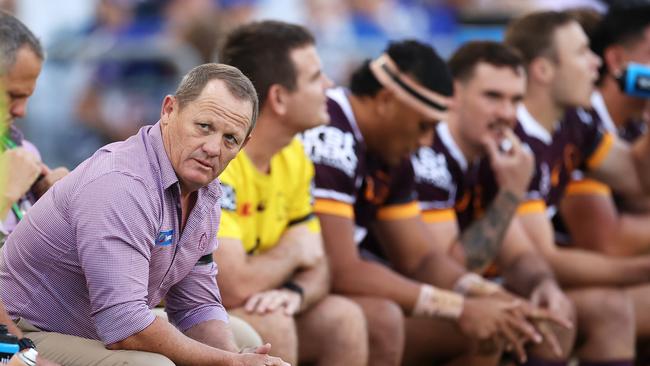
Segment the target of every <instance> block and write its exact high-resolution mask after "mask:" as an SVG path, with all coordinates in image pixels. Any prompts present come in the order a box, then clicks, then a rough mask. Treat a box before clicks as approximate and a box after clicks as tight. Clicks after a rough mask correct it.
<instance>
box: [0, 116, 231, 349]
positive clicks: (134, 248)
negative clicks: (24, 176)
mask: <svg viewBox="0 0 650 366" xmlns="http://www.w3.org/2000/svg"><path fill="white" fill-rule="evenodd" d="M220 196H221V191H220V189H219V182H218V180H215V181H214V182H212V183H211V184H209V185H208V186H206V187H203V188H201V189H200V190H199V191H198V199H197V202H196V205H195V207H194V209H193V210H192V212H191V214H190V216H189V218H188V220H187V224H186V226H185V228H184V230H183V232H182V233H181V232H180V187H179V183H178V178H177V177H176V174H175V172H174V169H173V168H172V165H171V163H170V161H169V158H168V156H167V154H166V152H165V149H164V147H163V143H162V137H161V131H160V124H159V123H158V124H156V125H154V126H146V127H143V128H142V129H141V130H140V131H139V132H138V134H136V135H135V136H132V137H131V138H129V139H128V140H126V141H124V142H118V143H114V144H110V145H107V146H105V147H103V148H102V149H100V150H99V151H97V152H96V153H95V154H94V155H93V156H92V157H91V158H89V159H88V160H86V161H85V162H83V163H82V164H81V165H79V167H77V169H75V170H74V171H72V172H71V173H70V174H69V175H68V176H67V177H65V178H64V179H63V180H61V181H59V182H58V183H57V184H55V185H54V187H53V188H52V189H50V190H49V191H48V192H47V193H46V194H45V195H44V196H43V197H42V198H41V199H40V200H39V201H38V202H37V203H36V204H35V205H34V206H33V207H32V208H31V209H30V211H29V214H28V215H27V216H26V217H25V219H24V220H22V221H21V222H20V223H19V224H18V226H17V227H16V229H15V230H14V232H13V233H12V234H11V235H10V236H9V238H8V240H7V243H6V244H5V246H4V248H3V251H2V255H1V256H0V289H2V291H0V295H1V296H2V301H3V302H4V304H5V306H6V308H7V310H8V311H9V313H10V315H11V316H12V317H14V318H17V317H22V318H24V319H26V320H28V321H29V322H31V323H32V324H33V325H35V326H36V327H38V328H40V329H42V330H44V331H52V332H58V333H64V334H71V335H75V336H80V337H85V338H91V339H99V340H101V341H102V342H104V344H112V343H115V342H118V341H121V340H123V339H125V338H127V337H129V336H131V335H133V334H135V333H138V332H140V331H142V330H143V329H145V328H146V327H148V326H149V325H150V324H151V323H152V322H153V320H154V315H153V313H152V312H151V311H150V309H151V308H153V307H154V306H156V305H157V304H158V303H160V301H161V300H162V299H165V304H166V311H167V314H168V316H169V320H170V322H171V323H172V324H174V325H176V326H177V327H178V328H179V329H180V330H181V331H185V330H187V329H188V328H190V327H192V326H194V325H196V324H198V323H201V322H204V321H207V320H212V319H216V320H222V321H227V320H228V318H227V314H226V312H225V310H224V308H223V306H222V305H221V297H220V295H219V289H218V287H217V283H216V273H217V268H216V265H215V263H214V262H213V261H207V263H205V262H206V261H205V259H206V258H205V257H203V256H204V255H208V254H210V253H212V251H213V250H215V249H216V247H217V239H216V232H217V229H218V226H219V215H220V211H221V210H220V206H219V198H220ZM201 257H203V260H202V261H199V259H201Z"/></svg>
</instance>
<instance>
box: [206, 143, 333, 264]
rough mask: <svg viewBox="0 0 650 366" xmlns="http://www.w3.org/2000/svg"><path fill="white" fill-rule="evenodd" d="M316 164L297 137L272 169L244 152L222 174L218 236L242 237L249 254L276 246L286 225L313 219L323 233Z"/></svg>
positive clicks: (315, 228)
mask: <svg viewBox="0 0 650 366" xmlns="http://www.w3.org/2000/svg"><path fill="white" fill-rule="evenodd" d="M313 179H314V165H313V164H312V162H311V161H310V160H309V158H308V157H307V155H305V152H304V150H303V146H302V143H301V142H300V140H298V139H294V140H293V141H292V142H291V143H290V144H289V145H288V146H286V147H285V148H284V149H282V150H281V151H280V152H279V153H277V154H276V155H275V156H273V158H272V159H271V171H270V174H264V173H262V172H260V171H259V170H257V168H256V167H255V166H254V165H253V163H252V162H251V160H250V159H249V157H248V155H246V152H245V151H242V152H240V153H239V154H238V155H237V157H236V158H235V159H233V160H232V161H231V162H230V164H229V165H228V167H227V168H226V170H225V171H224V172H223V173H222V174H221V176H220V180H221V188H222V191H223V198H222V200H221V208H222V213H221V224H220V226H219V232H218V234H217V236H218V237H219V238H232V239H239V240H241V242H242V244H243V245H244V249H245V250H246V252H247V253H249V254H254V253H258V252H263V251H265V250H268V249H270V248H273V247H274V246H275V245H276V244H277V242H278V240H279V239H280V237H281V236H282V234H283V233H284V232H285V230H286V229H287V228H288V227H289V226H291V225H295V224H298V223H308V225H309V228H310V230H312V231H314V232H320V225H319V223H318V219H317V218H316V217H315V216H314V210H313V200H312V193H311V187H312V181H313Z"/></svg>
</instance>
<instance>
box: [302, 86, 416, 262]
mask: <svg viewBox="0 0 650 366" xmlns="http://www.w3.org/2000/svg"><path fill="white" fill-rule="evenodd" d="M346 93H347V92H346V90H345V89H342V88H338V89H332V90H329V91H328V98H329V99H328V102H327V108H328V112H329V115H330V119H331V120H330V124H329V125H325V126H320V127H317V128H314V129H312V130H309V131H305V132H304V133H303V135H302V140H303V144H304V146H305V151H306V153H307V155H308V156H309V157H310V158H311V160H312V161H313V162H314V167H315V170H316V175H315V179H314V183H315V187H314V192H313V193H314V198H315V203H314V211H315V212H316V213H320V214H329V215H335V216H341V217H346V218H349V219H353V220H354V221H355V224H356V226H357V237H355V241H356V242H357V243H361V241H362V240H363V239H364V238H365V236H366V234H367V232H368V228H369V225H370V224H371V223H372V222H374V221H376V220H394V219H401V218H408V217H417V216H418V215H419V214H420V209H419V206H418V204H417V201H416V200H415V192H414V190H415V188H414V177H413V168H412V167H411V164H410V162H409V160H408V159H404V162H403V163H402V164H401V165H399V166H395V167H389V166H387V165H386V164H384V163H383V162H381V161H380V160H379V159H378V158H377V157H376V156H374V155H373V154H371V153H370V152H368V150H367V148H366V145H365V142H364V139H363V135H362V134H361V131H359V128H358V126H357V123H356V120H355V117H354V113H353V112H352V107H351V105H350V102H349V100H348V96H347V94H346ZM377 254H379V253H377ZM379 255H381V254H379Z"/></svg>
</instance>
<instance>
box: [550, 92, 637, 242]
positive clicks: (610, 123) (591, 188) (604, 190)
mask: <svg viewBox="0 0 650 366" xmlns="http://www.w3.org/2000/svg"><path fill="white" fill-rule="evenodd" d="M591 106H592V109H591V110H589V111H588V112H587V113H589V115H590V116H591V119H592V120H593V121H594V123H595V124H597V126H598V127H599V128H600V129H601V130H603V131H606V132H608V133H611V134H612V135H617V136H618V137H619V138H620V139H622V140H623V141H627V142H629V143H632V142H634V141H636V139H637V138H639V137H640V136H642V135H643V134H645V133H646V129H647V127H646V124H645V123H644V122H643V121H641V120H636V121H634V120H631V121H628V122H627V123H625V124H623V125H622V126H618V127H617V126H616V124H615V123H614V120H613V119H612V117H611V115H610V114H609V110H608V109H607V105H606V104H605V100H604V99H603V96H602V94H600V92H598V91H596V92H594V93H593V94H592V96H591ZM578 112H579V110H578V109H573V110H570V111H568V112H567V118H569V119H579V118H580V115H579V114H578ZM566 195H567V196H578V195H597V196H605V197H612V199H614V202H615V203H617V204H618V203H619V202H620V197H619V196H618V195H616V194H615V193H614V192H612V191H611V189H610V188H609V186H607V185H606V184H604V183H600V182H598V181H596V180H593V179H590V178H588V177H586V176H585V174H584V172H583V171H582V170H576V171H574V172H573V174H572V180H571V182H570V183H569V185H568V186H567V188H566ZM553 226H554V228H555V232H556V238H557V240H558V242H560V243H561V244H565V245H568V244H570V243H571V237H570V234H569V231H568V230H567V228H566V225H565V223H564V221H563V219H562V217H561V215H555V217H554V218H553Z"/></svg>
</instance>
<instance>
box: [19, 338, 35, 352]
mask: <svg viewBox="0 0 650 366" xmlns="http://www.w3.org/2000/svg"><path fill="white" fill-rule="evenodd" d="M30 348H33V349H36V344H34V341H32V340H31V339H29V338H27V337H22V338H20V339H19V340H18V349H20V350H21V351H24V350H26V349H30Z"/></svg>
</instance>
